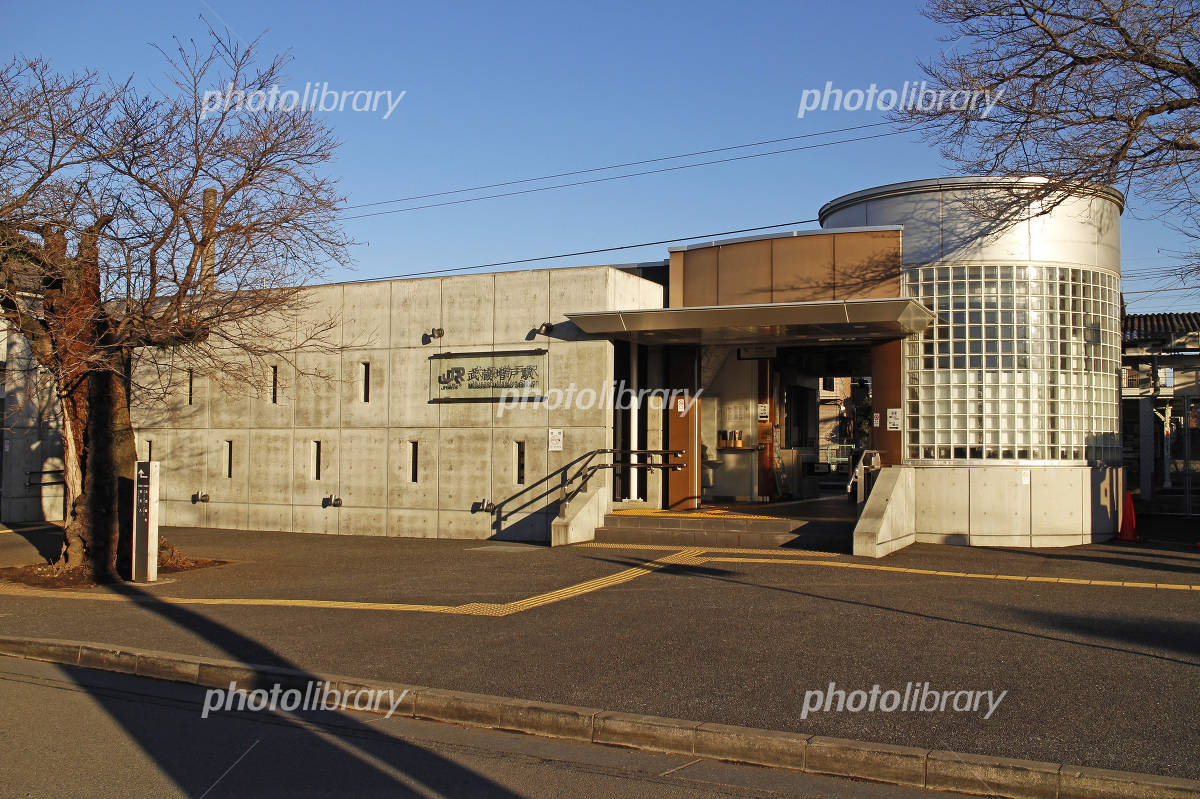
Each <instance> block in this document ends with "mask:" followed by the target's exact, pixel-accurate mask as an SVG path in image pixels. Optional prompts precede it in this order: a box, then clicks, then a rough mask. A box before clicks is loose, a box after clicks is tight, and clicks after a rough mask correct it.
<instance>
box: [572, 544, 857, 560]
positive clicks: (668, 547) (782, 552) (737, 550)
mask: <svg viewBox="0 0 1200 799" xmlns="http://www.w3.org/2000/svg"><path fill="white" fill-rule="evenodd" d="M575 546H578V547H589V548H590V547H595V548H597V549H649V550H663V551H671V552H678V551H679V550H681V549H683V547H681V546H680V545H679V544H608V543H603V542H597V541H589V542H587V543H586V544H576V545H575ZM700 551H701V552H722V553H730V554H743V555H776V556H778V557H787V556H794V555H795V554H796V550H794V549H764V548H761V547H760V548H757V549H752V548H747V547H703V548H700ZM804 552H805V553H806V554H809V555H820V556H822V557H827V558H840V557H842V555H841V553H838V552H821V551H819V550H815V549H806V550H804Z"/></svg>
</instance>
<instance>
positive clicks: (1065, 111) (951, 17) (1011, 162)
mask: <svg viewBox="0 0 1200 799" xmlns="http://www.w3.org/2000/svg"><path fill="white" fill-rule="evenodd" d="M925 14H926V16H928V17H929V18H930V19H932V20H934V21H935V22H939V23H942V24H944V25H947V26H948V27H949V29H950V32H949V33H948V35H947V36H946V37H945V41H946V42H947V43H948V45H949V46H948V47H947V49H945V50H944V51H943V52H942V54H941V55H940V56H938V57H937V58H935V59H934V60H932V61H930V62H928V63H925V64H922V68H923V69H924V71H925V73H926V74H927V75H928V77H929V79H930V80H931V82H932V83H933V84H935V85H936V86H935V88H937V89H939V90H941V89H944V90H947V91H949V90H967V91H976V92H987V93H989V94H988V96H989V99H990V100H992V101H994V103H995V105H994V106H989V105H987V104H985V103H983V102H979V103H973V104H966V103H958V104H953V103H952V104H945V105H942V106H941V107H929V108H926V107H922V106H920V105H917V106H915V107H910V108H906V109H904V110H902V111H899V112H897V113H896V114H895V118H896V119H898V120H900V121H902V122H904V123H906V124H909V125H911V126H913V127H915V128H916V129H918V130H920V131H921V132H922V133H923V134H924V135H925V136H926V138H927V139H928V140H932V141H934V142H936V143H938V144H939V145H940V147H941V150H942V154H943V155H944V156H945V157H946V158H948V159H949V160H950V161H952V162H954V163H956V164H958V165H959V166H960V167H961V168H963V169H964V170H965V171H966V172H968V173H970V174H980V175H1004V176H1016V177H1024V176H1043V177H1045V178H1047V180H1046V181H1045V182H1041V183H1035V182H1028V183H1026V184H1024V185H1023V186H1022V188H1021V190H1020V192H1017V193H1016V194H1019V195H1020V199H1019V201H1018V202H1017V203H1014V208H1013V209H1010V211H1011V212H1013V213H1015V212H1016V208H1015V206H1023V207H1025V208H1028V207H1029V203H1030V202H1031V201H1045V202H1044V203H1041V206H1042V207H1043V208H1044V207H1046V206H1050V207H1052V206H1053V205H1054V204H1055V203H1056V202H1057V201H1059V200H1061V198H1062V197H1063V196H1065V195H1064V190H1065V189H1075V190H1078V189H1079V188H1080V187H1082V186H1086V184H1089V183H1099V184H1104V185H1108V186H1113V187H1115V188H1119V189H1121V190H1123V191H1125V192H1126V193H1127V194H1131V195H1136V196H1138V197H1139V198H1141V199H1142V200H1144V201H1146V202H1147V203H1148V206H1147V207H1149V208H1152V209H1153V210H1154V211H1155V212H1157V213H1160V214H1162V215H1163V216H1164V217H1166V218H1167V220H1168V222H1169V223H1170V224H1171V225H1172V226H1174V227H1176V228H1178V229H1179V230H1181V231H1182V232H1183V233H1185V234H1187V235H1189V236H1191V237H1193V238H1200V202H1198V198H1197V189H1198V186H1197V169H1198V168H1200V66H1198V65H1197V60H1198V59H1200V6H1198V5H1197V3H1196V2H1194V0H1183V2H1173V3H1166V2H1147V1H1145V0H929V2H928V5H927V7H926V10H925ZM929 105H931V106H932V105H933V104H932V103H930V104H929ZM955 105H957V107H954V106H955ZM1035 204H1036V203H1035ZM1195 267H1196V260H1193V262H1192V268H1193V270H1194V269H1195Z"/></svg>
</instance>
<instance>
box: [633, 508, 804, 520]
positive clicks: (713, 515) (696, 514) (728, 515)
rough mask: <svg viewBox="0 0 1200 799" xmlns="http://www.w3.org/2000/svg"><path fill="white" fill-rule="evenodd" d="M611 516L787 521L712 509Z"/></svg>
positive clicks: (772, 517) (636, 512) (642, 512)
mask: <svg viewBox="0 0 1200 799" xmlns="http://www.w3.org/2000/svg"><path fill="white" fill-rule="evenodd" d="M612 515H613V516H658V517H665V518H668V519H770V520H772V521H777V522H780V521H787V518H786V517H781V516H763V515H760V514H755V513H738V512H737V511H731V510H724V509H722V508H714V509H712V510H689V511H674V510H653V509H645V510H641V509H639V510H618V511H613V513H612Z"/></svg>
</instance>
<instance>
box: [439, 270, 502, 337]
mask: <svg viewBox="0 0 1200 799" xmlns="http://www.w3.org/2000/svg"><path fill="white" fill-rule="evenodd" d="M495 300H496V277H495V275H468V276H465V277H454V278H443V285H442V329H443V330H444V331H445V335H444V336H443V338H442V339H441V340H440V341H439V343H440V344H442V345H443V346H446V347H455V346H457V347H473V346H486V347H491V345H492V343H493V339H492V333H493V329H492V328H493V318H494V310H495Z"/></svg>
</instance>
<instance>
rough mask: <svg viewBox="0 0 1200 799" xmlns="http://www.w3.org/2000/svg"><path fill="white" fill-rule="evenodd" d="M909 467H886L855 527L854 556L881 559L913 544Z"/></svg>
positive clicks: (912, 470) (912, 493) (880, 474)
mask: <svg viewBox="0 0 1200 799" xmlns="http://www.w3.org/2000/svg"><path fill="white" fill-rule="evenodd" d="M914 471H915V470H914V469H913V468H912V467H911V466H887V467H885V468H884V469H883V471H882V472H880V473H879V476H878V477H877V478H876V480H875V486H874V487H873V488H872V489H871V496H870V497H868V498H867V504H866V506H865V507H864V508H863V512H862V515H861V516H860V517H859V518H858V524H856V525H855V526H854V550H853V552H854V554H855V555H860V556H862V557H867V558H882V557H883V556H884V555H888V554H890V553H892V552H895V551H896V550H897V549H903V548H904V547H906V546H908V545H909V544H912V543H914V542H915V541H916V536H915V527H914V507H915V496H914V494H915V491H914V486H915V481H914V479H913V472H914Z"/></svg>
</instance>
